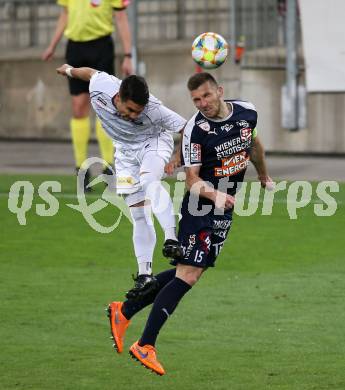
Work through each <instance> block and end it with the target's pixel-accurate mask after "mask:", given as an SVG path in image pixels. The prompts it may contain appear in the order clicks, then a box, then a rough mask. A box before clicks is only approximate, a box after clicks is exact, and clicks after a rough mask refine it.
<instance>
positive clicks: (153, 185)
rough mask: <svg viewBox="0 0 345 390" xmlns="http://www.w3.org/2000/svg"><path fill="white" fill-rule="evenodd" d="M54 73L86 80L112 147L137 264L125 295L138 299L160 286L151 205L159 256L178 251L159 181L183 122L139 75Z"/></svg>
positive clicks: (167, 200)
mask: <svg viewBox="0 0 345 390" xmlns="http://www.w3.org/2000/svg"><path fill="white" fill-rule="evenodd" d="M57 72H58V73H59V74H61V75H64V76H69V77H73V78H77V79H80V80H84V81H90V87H89V88H90V98H91V104H92V106H93V108H94V110H95V112H96V114H97V116H98V118H99V119H100V121H101V122H102V126H103V128H104V130H105V131H106V132H107V133H108V135H109V136H110V137H111V138H112V139H113V141H114V143H115V145H116V153H115V169H116V189H117V193H118V194H121V195H123V197H124V199H125V201H126V203H127V205H128V206H129V208H130V211H131V216H132V219H133V245H134V251H135V255H136V258H137V262H138V275H137V278H136V279H135V285H134V288H133V289H131V290H130V291H128V293H127V298H128V299H132V300H135V299H137V298H141V297H142V296H145V295H147V294H151V292H152V291H154V290H155V289H156V288H157V284H158V282H157V280H156V279H155V277H154V276H153V275H152V257H153V251H154V247H155V244H156V232H155V229H154V225H153V223H152V219H151V209H152V212H153V213H154V214H155V216H156V218H157V219H158V221H159V223H160V225H161V227H162V229H163V231H164V234H165V242H164V247H163V254H164V255H165V256H167V257H175V256H178V255H179V254H181V253H182V252H181V251H182V249H181V247H180V244H179V243H178V241H177V238H176V222H175V216H174V212H173V205H172V201H171V199H170V196H169V194H168V192H167V191H166V190H165V189H164V187H163V186H162V183H161V179H162V177H163V174H164V167H165V164H167V163H168V162H169V160H170V157H171V154H172V152H173V146H174V143H173V138H172V133H173V132H176V133H177V132H180V131H181V130H182V129H183V127H184V125H185V123H186V121H185V119H184V118H182V117H181V116H180V115H178V114H177V113H175V112H174V111H172V110H170V109H168V108H167V107H165V106H164V105H163V104H162V103H161V102H160V101H159V100H157V99H156V98H155V97H154V96H152V95H150V94H149V90H148V87H147V84H146V81H145V80H144V79H143V78H142V77H140V76H136V75H131V76H128V77H126V78H125V79H124V80H123V81H121V80H119V79H118V78H116V77H115V76H111V75H109V74H107V73H105V72H98V71H97V70H95V69H92V68H87V67H82V68H73V67H71V66H70V65H68V64H64V65H62V66H61V67H59V68H58V69H57ZM145 199H148V200H149V201H150V202H149V203H148V202H145ZM110 315H111V313H110Z"/></svg>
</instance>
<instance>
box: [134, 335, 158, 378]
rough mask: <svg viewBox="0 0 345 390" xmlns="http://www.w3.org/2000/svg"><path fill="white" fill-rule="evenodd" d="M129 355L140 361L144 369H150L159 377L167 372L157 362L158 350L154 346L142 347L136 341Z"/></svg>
mask: <svg viewBox="0 0 345 390" xmlns="http://www.w3.org/2000/svg"><path fill="white" fill-rule="evenodd" d="M129 354H130V355H131V356H132V357H133V359H136V360H138V361H139V362H140V363H141V364H142V365H143V366H144V367H146V368H148V369H149V370H151V371H152V372H154V373H155V374H157V375H164V374H165V370H164V368H163V367H162V365H161V364H160V363H159V361H158V360H157V356H156V349H155V347H153V346H152V345H148V344H147V345H144V346H143V347H141V346H140V345H139V344H138V341H136V342H135V343H134V344H133V345H132V346H131V348H130V349H129Z"/></svg>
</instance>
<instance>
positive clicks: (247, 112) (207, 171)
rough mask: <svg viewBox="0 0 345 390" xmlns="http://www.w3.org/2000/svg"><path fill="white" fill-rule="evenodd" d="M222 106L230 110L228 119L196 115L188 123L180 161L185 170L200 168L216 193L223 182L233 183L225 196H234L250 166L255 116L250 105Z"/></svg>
mask: <svg viewBox="0 0 345 390" xmlns="http://www.w3.org/2000/svg"><path fill="white" fill-rule="evenodd" d="M225 102H227V103H228V104H230V105H231V106H232V112H231V114H230V115H229V116H228V117H227V118H225V119H221V120H213V119H209V118H207V117H205V116H204V115H203V114H202V113H201V112H200V111H198V112H197V113H196V114H195V115H194V116H193V117H192V118H191V119H190V120H189V121H188V123H187V125H186V127H185V130H184V135H183V143H182V160H183V165H184V166H186V167H192V166H198V165H200V173H199V176H200V177H201V179H203V180H205V181H208V182H210V183H212V184H213V186H214V187H215V188H216V189H217V188H218V185H219V181H220V180H221V179H223V178H227V179H226V180H228V181H230V182H233V183H234V185H233V187H232V188H228V189H227V192H228V194H230V195H234V194H235V193H236V187H237V183H240V182H242V181H243V178H244V174H245V172H246V169H247V166H248V163H249V152H250V147H251V144H252V141H253V139H254V138H255V137H256V129H255V128H256V123H257V112H256V109H255V106H254V105H253V104H252V103H249V102H244V101H239V100H225ZM205 200H206V199H205ZM206 203H208V202H206Z"/></svg>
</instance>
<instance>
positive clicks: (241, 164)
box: [214, 152, 249, 177]
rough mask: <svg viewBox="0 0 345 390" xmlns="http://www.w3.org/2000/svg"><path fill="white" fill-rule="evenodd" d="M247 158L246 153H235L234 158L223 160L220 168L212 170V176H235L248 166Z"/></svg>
mask: <svg viewBox="0 0 345 390" xmlns="http://www.w3.org/2000/svg"><path fill="white" fill-rule="evenodd" d="M248 161H249V157H248V156H247V154H246V152H241V153H237V154H235V155H234V156H231V157H228V158H223V159H222V166H221V167H216V168H214V176H216V177H224V176H233V175H237V174H238V173H239V172H241V171H243V170H245V169H246V168H247V166H248Z"/></svg>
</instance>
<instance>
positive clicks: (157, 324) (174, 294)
mask: <svg viewBox="0 0 345 390" xmlns="http://www.w3.org/2000/svg"><path fill="white" fill-rule="evenodd" d="M191 288H192V286H190V285H189V284H188V283H186V282H184V281H183V280H182V279H179V278H176V277H175V278H174V279H173V280H172V281H171V282H169V283H168V284H167V285H166V286H165V287H164V288H163V289H162V290H161V291H160V292H159V294H158V295H157V296H156V299H155V301H154V304H153V306H152V309H151V313H150V315H149V318H148V319H147V322H146V326H145V329H144V332H143V334H142V336H141V338H140V340H139V345H141V346H143V345H146V344H149V345H155V343H156V339H157V336H158V333H159V331H160V330H161V328H162V326H163V325H164V323H165V321H166V320H167V319H168V318H169V316H170V315H171V314H172V313H173V312H174V310H175V309H176V306H177V305H178V303H179V302H180V300H181V299H182V298H183V296H184V295H185V294H186V293H187V292H188V291H189V290H190V289H191Z"/></svg>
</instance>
